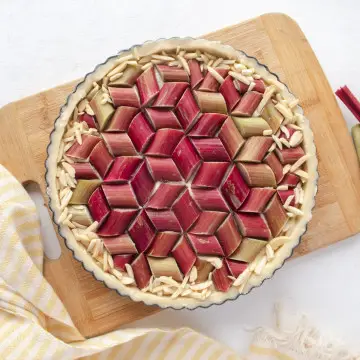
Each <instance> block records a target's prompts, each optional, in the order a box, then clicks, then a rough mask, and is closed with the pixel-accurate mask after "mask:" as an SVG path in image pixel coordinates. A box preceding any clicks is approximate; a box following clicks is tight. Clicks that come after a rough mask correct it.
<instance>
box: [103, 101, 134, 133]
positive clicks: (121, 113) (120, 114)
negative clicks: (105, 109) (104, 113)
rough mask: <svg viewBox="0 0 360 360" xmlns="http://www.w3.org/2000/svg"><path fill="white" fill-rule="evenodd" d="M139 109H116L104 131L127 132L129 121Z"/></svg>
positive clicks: (124, 107) (121, 107) (129, 107)
mask: <svg viewBox="0 0 360 360" xmlns="http://www.w3.org/2000/svg"><path fill="white" fill-rule="evenodd" d="M138 111H139V109H138V108H136V107H131V106H120V107H118V108H117V109H116V111H115V113H114V115H113V117H112V118H111V119H110V120H109V125H108V126H107V128H106V130H105V131H109V132H110V131H127V130H128V128H129V125H130V123H131V120H132V119H133V118H134V116H135V115H136V114H137V113H138Z"/></svg>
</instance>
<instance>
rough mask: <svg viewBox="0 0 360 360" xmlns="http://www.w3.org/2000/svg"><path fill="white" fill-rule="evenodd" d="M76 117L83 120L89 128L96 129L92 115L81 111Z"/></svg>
mask: <svg viewBox="0 0 360 360" xmlns="http://www.w3.org/2000/svg"><path fill="white" fill-rule="evenodd" d="M78 119H79V121H80V122H83V121H85V122H86V124H87V126H88V127H89V128H93V129H96V122H95V118H94V116H91V115H89V114H87V113H83V114H81V115H79V118H78Z"/></svg>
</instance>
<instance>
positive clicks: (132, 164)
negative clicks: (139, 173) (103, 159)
mask: <svg viewBox="0 0 360 360" xmlns="http://www.w3.org/2000/svg"><path fill="white" fill-rule="evenodd" d="M141 161H142V159H141V158H140V157H137V156H120V157H117V158H115V160H114V163H113V166H112V167H111V169H110V171H109V172H108V174H107V175H106V177H105V179H104V180H105V182H124V181H129V180H130V178H131V177H132V175H133V174H134V172H135V170H136V169H137V168H138V166H139V165H140V163H141Z"/></svg>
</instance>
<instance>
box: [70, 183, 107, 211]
mask: <svg viewBox="0 0 360 360" xmlns="http://www.w3.org/2000/svg"><path fill="white" fill-rule="evenodd" d="M100 184H101V180H99V179H93V180H86V179H80V180H78V182H77V184H76V188H75V189H74V192H73V194H72V196H71V199H70V201H69V204H72V205H85V204H87V203H88V201H89V198H90V196H91V194H92V193H93V192H94V190H95V189H96V188H97V187H98V186H99V185H100Z"/></svg>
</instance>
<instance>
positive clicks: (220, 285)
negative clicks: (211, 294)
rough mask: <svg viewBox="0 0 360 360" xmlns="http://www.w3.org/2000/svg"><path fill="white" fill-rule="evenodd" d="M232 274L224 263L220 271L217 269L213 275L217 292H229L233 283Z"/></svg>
mask: <svg viewBox="0 0 360 360" xmlns="http://www.w3.org/2000/svg"><path fill="white" fill-rule="evenodd" d="M230 275H231V274H230V272H229V270H228V268H227V266H226V264H224V262H223V266H222V267H221V268H220V269H215V270H214V271H213V273H212V281H213V282H214V286H215V288H216V290H218V291H222V292H227V291H228V290H229V289H230V286H231V285H232V283H233V281H232V280H231V279H229V276H230Z"/></svg>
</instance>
